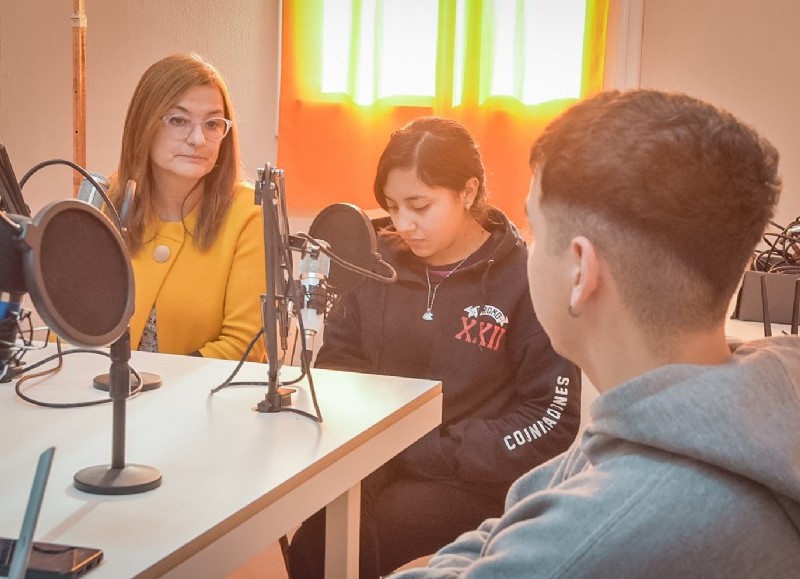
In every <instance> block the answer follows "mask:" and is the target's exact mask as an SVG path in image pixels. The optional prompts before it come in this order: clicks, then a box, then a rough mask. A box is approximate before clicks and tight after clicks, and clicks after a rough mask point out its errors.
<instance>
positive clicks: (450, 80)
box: [319, 0, 586, 107]
mask: <svg viewBox="0 0 800 579" xmlns="http://www.w3.org/2000/svg"><path fill="white" fill-rule="evenodd" d="M585 24H586V1H585V0H482V1H476V0H451V1H442V2H435V1H433V0H323V3H322V42H321V51H320V52H321V55H322V66H321V82H320V95H319V97H320V98H321V99H326V98H331V97H335V96H343V95H345V96H347V97H349V98H350V99H352V101H353V102H355V103H357V104H359V105H361V106H369V105H373V104H375V103H377V102H380V101H382V100H385V99H389V100H390V101H391V102H392V103H393V104H411V105H413V104H428V105H430V104H432V103H433V102H434V101H435V100H436V98H437V96H438V97H442V96H444V97H445V98H447V99H449V104H450V106H452V107H457V106H460V105H461V104H463V103H464V102H468V101H469V100H470V98H469V95H468V94H466V93H467V92H468V90H469V89H468V87H470V86H476V87H478V91H477V95H476V96H477V100H478V104H479V105H481V104H484V103H486V102H487V101H488V100H489V99H490V98H491V97H495V96H501V97H503V96H505V97H511V98H513V99H515V100H516V101H518V102H519V103H521V104H523V105H537V104H541V103H544V102H547V101H550V100H555V99H576V98H579V97H580V95H581V81H582V76H583V54H584V38H585ZM437 88H438V90H437Z"/></svg>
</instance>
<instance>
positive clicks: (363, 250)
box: [308, 203, 378, 295]
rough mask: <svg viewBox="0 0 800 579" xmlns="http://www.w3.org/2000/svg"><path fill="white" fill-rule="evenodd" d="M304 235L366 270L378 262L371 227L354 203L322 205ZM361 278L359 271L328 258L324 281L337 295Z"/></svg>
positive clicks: (343, 292) (374, 237)
mask: <svg viewBox="0 0 800 579" xmlns="http://www.w3.org/2000/svg"><path fill="white" fill-rule="evenodd" d="M308 234H309V235H310V236H311V237H313V238H314V239H319V240H321V241H327V242H328V243H329V244H330V250H331V253H333V254H334V255H336V256H337V257H339V258H341V259H343V260H344V261H346V262H348V263H351V264H353V265H357V266H358V267H360V268H362V269H366V270H368V271H374V270H375V267H376V265H377V264H378V258H377V256H376V253H377V250H378V241H377V236H376V235H375V228H374V227H373V226H372V222H371V221H370V219H369V217H367V214H366V213H364V212H363V211H362V210H361V209H359V208H358V207H356V206H355V205H351V204H349V203H336V204H335V205H331V206H330V207H326V208H325V209H323V210H322V211H321V212H320V213H319V215H317V216H316V217H315V218H314V221H313V222H312V223H311V227H309V229H308ZM363 278H364V276H363V275H361V274H360V273H357V272H354V271H351V270H349V269H346V268H344V267H342V266H341V265H339V264H338V263H336V262H335V261H331V272H330V275H329V276H328V283H329V284H330V285H331V286H333V288H334V290H335V291H336V293H337V294H338V295H342V294H345V293H347V292H348V291H350V290H351V289H353V288H354V287H355V286H356V285H357V284H358V283H359V282H360V281H361V280H362V279H363Z"/></svg>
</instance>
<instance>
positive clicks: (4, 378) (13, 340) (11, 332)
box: [0, 292, 25, 382]
mask: <svg viewBox="0 0 800 579" xmlns="http://www.w3.org/2000/svg"><path fill="white" fill-rule="evenodd" d="M24 295H25V294H24V293H17V292H13V293H11V292H0V382H8V381H10V380H11V379H12V378H13V377H14V370H15V367H16V366H17V363H18V360H17V354H18V352H19V348H18V346H17V335H18V334H19V332H18V322H19V317H20V314H21V311H22V297H23V296H24Z"/></svg>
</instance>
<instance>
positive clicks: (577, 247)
mask: <svg viewBox="0 0 800 579" xmlns="http://www.w3.org/2000/svg"><path fill="white" fill-rule="evenodd" d="M569 252H570V259H571V261H572V271H571V280H570V281H571V284H572V290H571V292H570V296H569V308H570V312H572V313H573V315H580V314H581V311H582V310H583V309H584V307H585V305H586V302H587V301H588V300H589V298H590V297H591V296H592V294H594V292H595V290H597V287H598V282H599V279H600V278H599V276H600V263H599V261H598V257H597V252H596V251H595V248H594V245H593V244H592V242H591V241H589V240H588V239H587V238H586V237H583V236H582V235H580V236H578V237H575V238H574V239H573V240H572V242H570V247H569Z"/></svg>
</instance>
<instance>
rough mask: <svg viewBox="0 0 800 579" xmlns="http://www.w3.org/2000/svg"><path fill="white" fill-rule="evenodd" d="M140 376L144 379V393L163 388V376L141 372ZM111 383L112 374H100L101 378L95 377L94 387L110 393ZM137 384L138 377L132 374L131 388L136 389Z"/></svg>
mask: <svg viewBox="0 0 800 579" xmlns="http://www.w3.org/2000/svg"><path fill="white" fill-rule="evenodd" d="M139 376H141V377H142V392H147V391H148V390H155V389H156V388H161V376H159V375H158V374H152V373H151V372H139ZM110 383H111V375H110V374H100V375H99V376H95V377H94V381H93V383H92V386H94V387H95V388H96V389H97V390H103V391H105V392H108V388H109V384H110ZM136 384H137V380H136V376H134V375H133V374H131V388H135V387H136Z"/></svg>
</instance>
